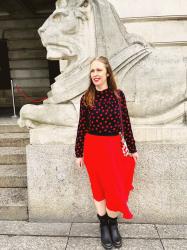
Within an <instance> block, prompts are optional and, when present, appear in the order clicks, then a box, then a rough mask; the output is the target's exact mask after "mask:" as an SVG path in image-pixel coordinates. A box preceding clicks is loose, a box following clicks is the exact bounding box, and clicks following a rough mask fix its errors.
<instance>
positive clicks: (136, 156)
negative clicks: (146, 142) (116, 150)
mask: <svg viewBox="0 0 187 250" xmlns="http://www.w3.org/2000/svg"><path fill="white" fill-rule="evenodd" d="M131 157H133V158H134V160H135V163H136V161H137V160H138V158H139V155H138V153H137V152H135V153H131Z"/></svg>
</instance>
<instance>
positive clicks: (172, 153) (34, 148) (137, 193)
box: [27, 127, 187, 224]
mask: <svg viewBox="0 0 187 250" xmlns="http://www.w3.org/2000/svg"><path fill="white" fill-rule="evenodd" d="M181 129H182V130H183V135H184V139H185V136H186V134H187V133H185V127H183V128H181ZM170 130H171V131H170V135H172V134H173V136H174V134H175V137H177V135H178V136H182V135H180V133H177V131H175V129H173V132H172V129H171V128H170ZM34 131H35V132H36V130H34ZM134 131H136V133H137V132H138V130H137V128H135V129H134ZM139 131H143V130H142V129H139ZM146 131H147V130H146ZM152 131H154V130H152ZM155 131H157V130H155ZM168 131H169V128H168ZM136 133H135V138H137V137H138V136H137V137H136ZM168 133H169V132H167V131H166V130H165V133H163V134H162V136H161V137H160V138H162V140H160V142H158V141H157V142H154V140H153V141H146V142H138V140H137V143H136V145H137V150H138V153H139V160H138V162H137V165H136V171H135V176H134V191H133V192H131V194H130V199H129V206H130V207H131V209H132V211H133V213H134V219H133V220H131V221H130V222H137V223H139V222H141V223H167V224H178V223H187V212H186V211H187V193H186V190H187V171H186V166H187V157H186V156H187V141H186V140H184V141H183V142H180V143H179V142H177V140H175V143H173V142H171V141H169V134H168ZM31 134H32V133H31ZM39 134H40V135H41V136H42V133H41V131H40V133H39ZM48 134H50V132H49V133H48ZM152 134H153V139H154V133H152ZM156 134H157V136H158V135H159V133H158V131H157V133H155V139H156V138H157V137H156ZM160 134H161V132H160ZM163 135H165V136H166V135H168V140H165V142H164V137H163ZM33 138H34V137H33ZM33 138H32V136H31V141H32V143H33V145H28V146H27V168H28V173H27V176H28V203H29V220H30V221H43V222H47V221H50V222H95V221H97V218H96V211H95V207H94V203H93V200H92V193H91V189H90V183H89V177H88V175H87V172H86V168H85V167H84V168H80V167H78V166H76V164H75V157H74V145H73V144H69V145H65V144H54V143H53V144H50V141H49V140H48V144H43V145H42V144H41V140H40V144H38V145H37V144H36V143H37V140H33ZM35 138H36V137H35ZM48 138H49V137H48ZM171 138H173V137H171ZM40 139H41V138H40ZM34 143H35V144H34ZM58 143H59V142H58ZM120 220H121V221H122V222H124V220H123V219H122V218H121V219H120Z"/></svg>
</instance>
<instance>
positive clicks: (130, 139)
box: [120, 90, 137, 153]
mask: <svg viewBox="0 0 187 250" xmlns="http://www.w3.org/2000/svg"><path fill="white" fill-rule="evenodd" d="M120 95H121V98H122V100H121V105H122V120H123V126H124V138H125V140H126V143H127V147H128V149H129V152H130V153H135V152H137V150H136V144H135V140H134V136H133V132H132V128H131V122H130V118H129V113H128V108H127V104H126V98H125V94H124V93H123V91H122V90H120Z"/></svg>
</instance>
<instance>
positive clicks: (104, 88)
mask: <svg viewBox="0 0 187 250" xmlns="http://www.w3.org/2000/svg"><path fill="white" fill-rule="evenodd" d="M118 99H119V100H120V105H121V112H122V126H123V129H124V137H125V139H126V143H127V146H128V149H129V152H130V155H128V156H124V155H123V152H122V148H121V138H120V135H119V132H120V131H122V129H121V120H120V109H119V102H118ZM75 156H76V163H77V165H78V166H83V165H84V163H85V166H86V169H87V172H88V175H89V179H90V184H91V189H92V194H93V200H94V203H95V207H96V210H97V217H98V219H99V221H100V231H101V243H102V245H103V246H104V248H105V249H111V248H112V246H115V247H121V245H122V239H121V235H120V233H119V230H118V223H117V217H118V212H122V213H123V218H126V219H131V218H132V216H133V215H132V213H131V212H130V210H129V208H128V205H127V202H128V196H129V192H130V190H132V189H133V185H132V181H133V174H134V167H135V164H136V161H137V159H138V153H137V150H136V145H135V141H134V138H133V133H132V129H131V124H130V119H129V115H128V110H127V106H126V99H125V95H124V93H123V91H122V90H117V85H116V82H115V80H114V76H113V72H112V69H111V66H110V64H109V61H108V59H107V58H106V57H103V56H100V57H98V58H95V59H94V60H92V62H91V64H90V85H89V87H88V89H87V91H86V92H85V94H84V95H83V96H82V97H81V100H80V116H79V124H78V128H77V137H76V143H75ZM83 158H84V159H83Z"/></svg>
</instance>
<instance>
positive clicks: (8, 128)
mask: <svg viewBox="0 0 187 250" xmlns="http://www.w3.org/2000/svg"><path fill="white" fill-rule="evenodd" d="M0 133H29V129H27V128H20V127H19V126H18V125H17V119H15V118H5V117H0Z"/></svg>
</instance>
